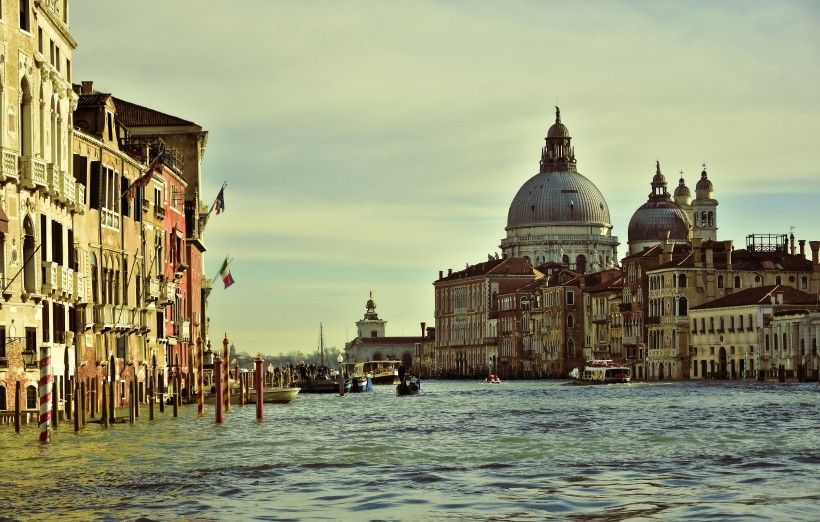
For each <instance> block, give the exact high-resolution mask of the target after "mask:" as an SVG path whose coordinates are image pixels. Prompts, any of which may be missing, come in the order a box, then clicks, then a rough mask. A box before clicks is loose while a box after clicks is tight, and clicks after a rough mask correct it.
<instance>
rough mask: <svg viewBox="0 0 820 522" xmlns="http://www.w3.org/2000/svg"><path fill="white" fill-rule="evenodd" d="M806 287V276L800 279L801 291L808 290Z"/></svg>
mask: <svg viewBox="0 0 820 522" xmlns="http://www.w3.org/2000/svg"><path fill="white" fill-rule="evenodd" d="M808 287H809V278H807V277H806V276H803V277H801V278H800V289H801V290H806V289H808Z"/></svg>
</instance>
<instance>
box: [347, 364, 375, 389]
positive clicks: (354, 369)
mask: <svg viewBox="0 0 820 522" xmlns="http://www.w3.org/2000/svg"><path fill="white" fill-rule="evenodd" d="M343 368H344V371H345V378H346V379H347V380H348V381H349V382H350V391H351V392H353V393H360V392H366V391H373V380H372V379H373V375H372V374H370V373H365V372H364V369H363V364H362V363H358V364H357V363H345V364H344V365H343Z"/></svg>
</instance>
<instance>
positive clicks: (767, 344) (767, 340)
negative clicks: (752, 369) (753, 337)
mask: <svg viewBox="0 0 820 522" xmlns="http://www.w3.org/2000/svg"><path fill="white" fill-rule="evenodd" d="M764 341H765V345H766V351H767V352H768V351H769V334H766V336H765V338H764Z"/></svg>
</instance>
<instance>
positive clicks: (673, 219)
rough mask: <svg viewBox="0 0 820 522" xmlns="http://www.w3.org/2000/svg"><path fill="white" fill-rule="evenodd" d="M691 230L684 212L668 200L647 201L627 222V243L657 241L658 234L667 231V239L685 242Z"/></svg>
mask: <svg viewBox="0 0 820 522" xmlns="http://www.w3.org/2000/svg"><path fill="white" fill-rule="evenodd" d="M691 228H692V226H691V224H690V222H689V217H688V216H687V215H686V211H685V210H683V209H682V208H681V207H680V206H679V205H678V204H677V203H675V202H674V201H669V200H649V201H647V202H646V203H644V204H643V205H641V206H640V208H638V210H636V211H635V213H634V214H632V219H630V220H629V231H628V235H629V243H630V244H632V243H635V242H640V241H656V242H657V241H659V237H660V233H661V232H666V231H669V239H678V240H684V241H685V240H686V239H688V238H689V230H690V229H691Z"/></svg>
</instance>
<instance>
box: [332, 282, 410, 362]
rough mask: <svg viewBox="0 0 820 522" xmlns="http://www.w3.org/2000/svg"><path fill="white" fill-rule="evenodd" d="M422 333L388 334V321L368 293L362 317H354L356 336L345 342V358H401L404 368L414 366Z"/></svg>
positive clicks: (385, 359)
mask: <svg viewBox="0 0 820 522" xmlns="http://www.w3.org/2000/svg"><path fill="white" fill-rule="evenodd" d="M421 324H422V331H421V332H420V333H421V334H422V335H419V336H400V337H388V336H387V335H386V331H387V321H385V320H384V319H380V318H379V314H378V313H376V301H374V300H373V295H372V294H371V296H370V299H368V300H367V303H365V313H364V317H362V318H361V319H359V320H358V321H356V338H355V339H353V340H352V341H349V342H347V343H345V353H344V357H345V362H346V363H360V362H367V361H401V362H402V365H403V366H404V367H405V368H408V369H410V368H413V367H414V366H415V364H416V359H417V358H418V357H420V356H421V353H422V352H421V350H422V347H423V343H424V331H423V330H424V326H423V325H424V323H421Z"/></svg>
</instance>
